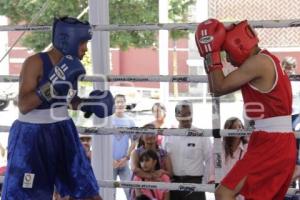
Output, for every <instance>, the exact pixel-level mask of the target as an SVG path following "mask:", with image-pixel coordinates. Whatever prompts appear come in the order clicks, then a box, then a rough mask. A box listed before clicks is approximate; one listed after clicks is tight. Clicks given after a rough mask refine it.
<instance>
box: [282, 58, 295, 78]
mask: <svg viewBox="0 0 300 200" xmlns="http://www.w3.org/2000/svg"><path fill="white" fill-rule="evenodd" d="M281 65H282V68H283V70H284V71H285V73H286V74H287V75H293V74H296V66H297V62H296V59H295V58H293V57H290V56H287V57H285V58H284V59H283V60H282V62H281Z"/></svg>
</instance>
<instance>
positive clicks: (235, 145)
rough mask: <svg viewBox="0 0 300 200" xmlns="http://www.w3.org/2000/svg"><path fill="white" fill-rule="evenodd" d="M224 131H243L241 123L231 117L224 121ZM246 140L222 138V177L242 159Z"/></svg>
mask: <svg viewBox="0 0 300 200" xmlns="http://www.w3.org/2000/svg"><path fill="white" fill-rule="evenodd" d="M224 129H244V125H243V123H242V121H241V120H240V119H239V118H237V117H231V118H229V119H227V120H226V122H225V124H224ZM247 144H248V140H247V139H246V137H244V136H243V137H224V139H223V153H224V154H223V155H222V157H223V158H222V161H223V165H222V166H223V175H224V176H225V175H226V174H227V173H228V172H229V171H230V170H231V168H232V167H233V166H234V165H235V163H236V162H237V161H238V160H240V159H242V158H243V156H244V154H245V152H246V150H247ZM236 199H237V200H243V199H244V197H243V196H242V195H238V196H237V197H236Z"/></svg>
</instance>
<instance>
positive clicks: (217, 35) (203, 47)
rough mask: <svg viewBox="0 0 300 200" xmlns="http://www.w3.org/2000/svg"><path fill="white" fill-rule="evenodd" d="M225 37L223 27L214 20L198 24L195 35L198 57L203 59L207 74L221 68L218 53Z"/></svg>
mask: <svg viewBox="0 0 300 200" xmlns="http://www.w3.org/2000/svg"><path fill="white" fill-rule="evenodd" d="M225 36H226V29H225V27H224V25H223V24H222V23H221V22H219V21H218V20H216V19H208V20H206V21H204V22H202V23H200V24H199V25H198V27H197V30H196V33H195V40H196V44H197V47H198V50H199V53H200V56H201V57H203V58H204V59H205V70H206V72H207V73H209V72H211V71H214V70H219V69H222V68H223V65H222V62H221V56H220V51H221V49H222V45H223V43H224V40H225Z"/></svg>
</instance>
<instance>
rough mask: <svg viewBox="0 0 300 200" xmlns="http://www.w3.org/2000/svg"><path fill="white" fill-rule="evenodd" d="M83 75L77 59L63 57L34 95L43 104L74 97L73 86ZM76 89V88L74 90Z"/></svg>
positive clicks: (83, 70)
mask: <svg viewBox="0 0 300 200" xmlns="http://www.w3.org/2000/svg"><path fill="white" fill-rule="evenodd" d="M84 74H85V69H84V67H83V65H82V63H81V62H80V60H79V59H78V58H77V57H72V56H70V55H67V56H64V57H63V58H62V59H61V60H60V61H59V63H58V64H57V65H55V66H54V68H53V70H52V71H51V72H50V73H49V76H48V77H47V80H46V82H45V83H44V84H43V85H41V86H40V87H39V88H38V90H37V91H36V94H37V95H38V96H39V98H40V99H41V100H42V101H43V102H48V103H52V102H54V101H55V99H67V98H70V96H68V94H69V95H70V94H71V93H72V97H73V96H75V94H76V91H75V92H74V89H73V85H76V84H77V81H78V78H79V77H80V76H81V75H84ZM70 89H71V90H70ZM75 89H76V88H75ZM69 92H70V93H69Z"/></svg>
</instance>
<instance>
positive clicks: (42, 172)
mask: <svg viewBox="0 0 300 200" xmlns="http://www.w3.org/2000/svg"><path fill="white" fill-rule="evenodd" d="M91 38H92V32H91V26H90V24H89V23H88V22H82V21H79V20H77V19H75V18H70V17H64V18H59V19H55V20H54V24H53V33H52V43H53V46H54V47H53V48H52V49H51V50H49V51H48V52H44V53H38V54H35V55H32V56H30V57H28V58H27V59H26V60H25V62H24V64H23V66H22V71H21V74H20V83H19V84H20V87H19V104H18V107H19V111H20V114H19V118H18V119H17V120H16V121H15V122H14V123H13V125H12V127H11V129H10V133H9V139H8V166H7V172H6V175H5V180H4V188H3V194H2V200H18V199H22V200H27V199H30V200H52V195H53V191H54V187H55V188H56V191H57V192H58V193H59V194H60V195H61V196H62V197H64V196H69V197H71V198H72V199H94V200H102V198H101V197H100V195H99V187H98V185H97V181H96V178H95V175H94V173H93V170H92V167H91V165H90V163H89V160H88V158H87V156H86V155H85V152H84V149H83V147H82V145H81V143H80V140H79V136H78V133H77V130H76V127H75V125H74V123H73V120H72V119H71V118H70V117H69V116H68V112H67V109H68V105H72V108H74V109H77V108H80V109H81V110H82V111H84V112H89V113H93V114H95V115H96V116H98V117H102V118H103V117H107V116H110V115H111V114H112V113H113V112H114V110H113V107H114V100H113V97H112V95H111V93H110V92H109V91H99V90H95V91H93V92H92V93H91V94H90V97H89V98H85V99H83V98H79V97H78V96H77V95H76V91H77V81H78V79H79V78H80V77H82V75H84V74H85V69H84V67H83V65H82V64H81V61H80V60H81V59H82V57H83V56H84V54H85V52H86V51H87V42H88V40H90V39H91Z"/></svg>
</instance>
